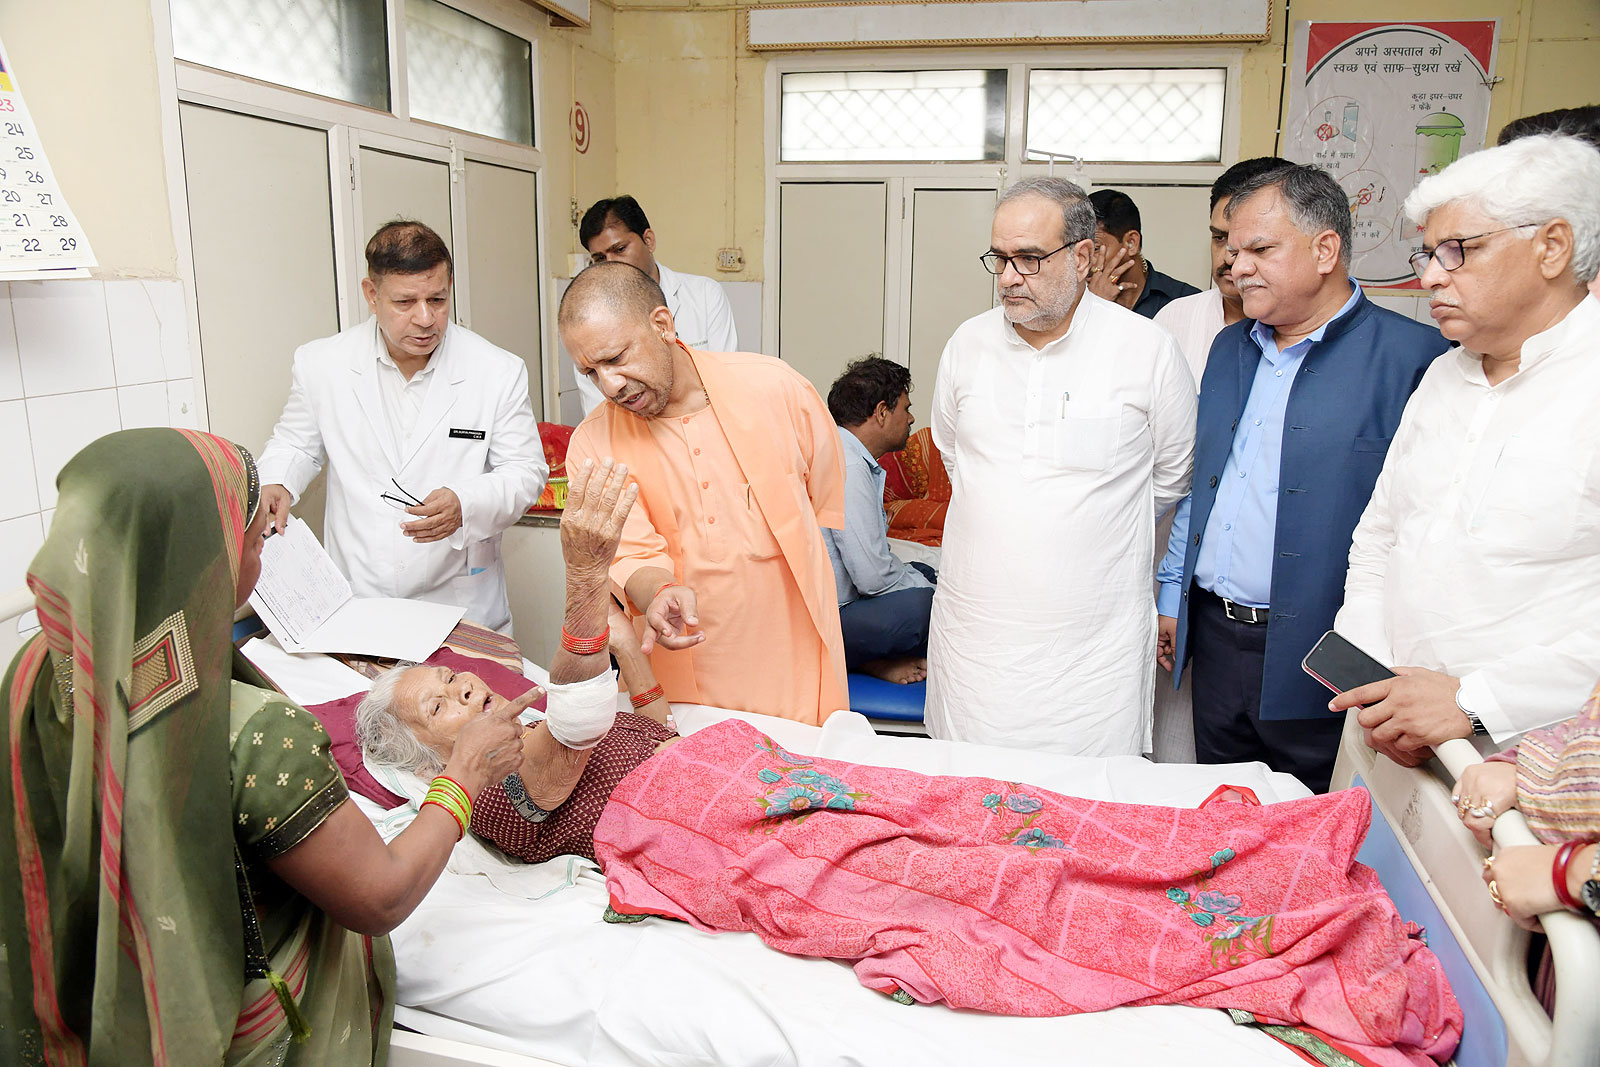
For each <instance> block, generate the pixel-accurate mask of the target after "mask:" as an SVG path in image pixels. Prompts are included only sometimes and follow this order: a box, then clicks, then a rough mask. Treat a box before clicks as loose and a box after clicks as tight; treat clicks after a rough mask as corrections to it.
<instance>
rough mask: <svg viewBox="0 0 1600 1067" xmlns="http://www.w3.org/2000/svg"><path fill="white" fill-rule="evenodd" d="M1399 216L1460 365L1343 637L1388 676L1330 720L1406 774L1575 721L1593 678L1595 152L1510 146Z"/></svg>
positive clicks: (1438, 401) (1443, 370)
mask: <svg viewBox="0 0 1600 1067" xmlns="http://www.w3.org/2000/svg"><path fill="white" fill-rule="evenodd" d="M1405 211H1406V214H1407V215H1409V216H1410V217H1411V218H1413V219H1415V220H1416V221H1418V222H1420V223H1422V225H1423V232H1422V240H1421V247H1420V248H1419V249H1418V250H1417V251H1416V252H1415V253H1414V254H1413V255H1412V257H1411V265H1412V266H1413V267H1414V268H1416V271H1417V274H1418V276H1419V277H1420V278H1421V279H1422V284H1423V286H1424V287H1425V288H1426V289H1428V290H1430V291H1431V292H1432V295H1433V299H1432V310H1433V317H1434V320H1435V321H1436V322H1438V324H1439V328H1440V329H1441V330H1442V331H1443V332H1444V335H1445V336H1446V337H1448V338H1450V339H1451V340H1452V341H1457V342H1459V343H1460V345H1461V347H1460V348H1459V349H1457V350H1456V351H1455V352H1452V353H1450V354H1449V355H1447V356H1445V357H1444V358H1442V359H1440V360H1439V361H1437V362H1436V363H1434V365H1433V366H1432V367H1431V368H1430V369H1429V370H1428V373H1427V376H1426V377H1425V378H1423V380H1422V385H1421V386H1420V387H1419V388H1418V389H1417V393H1416V396H1414V397H1413V398H1412V400H1411V404H1410V406H1409V407H1407V408H1406V414H1405V419H1404V420H1403V421H1402V422H1401V424H1400V428H1399V431H1398V433H1396V435H1395V438H1394V445H1393V447H1392V448H1391V449H1390V451H1389V458H1388V460H1387V462H1386V463H1385V464H1384V468H1383V475H1382V477H1380V478H1379V479H1378V483H1377V488H1376V491H1375V492H1374V493H1373V495H1372V502H1371V503H1370V504H1369V505H1368V506H1367V509H1366V513H1365V514H1363V515H1362V517H1361V525H1360V526H1359V527H1357V528H1356V532H1355V543H1354V544H1353V545H1352V546H1351V549H1350V572H1349V576H1348V577H1347V578H1346V580H1345V603H1344V607H1343V609H1341V610H1340V612H1339V618H1338V621H1337V623H1336V625H1337V627H1338V629H1339V632H1340V633H1341V634H1343V635H1344V636H1345V637H1347V638H1349V639H1350V640H1351V641H1353V642H1355V643H1356V644H1357V645H1359V646H1361V647H1362V648H1363V649H1365V650H1366V651H1367V652H1368V653H1370V654H1371V655H1373V656H1374V657H1375V658H1377V659H1378V660H1379V661H1381V662H1383V663H1387V664H1398V665H1399V666H1396V667H1395V670H1396V671H1397V672H1398V673H1399V675H1400V677H1398V678H1395V679H1390V680H1387V681H1383V682H1378V683H1375V684H1373V685H1367V686H1362V687H1360V688H1358V689H1353V690H1351V691H1350V692H1348V693H1342V694H1340V695H1339V696H1338V697H1337V698H1336V699H1335V700H1334V702H1333V706H1334V707H1335V708H1339V709H1343V708H1354V707H1357V706H1359V707H1361V709H1362V710H1361V711H1360V712H1359V719H1360V722H1361V725H1362V726H1363V727H1365V728H1366V731H1367V741H1368V743H1369V744H1371V745H1372V746H1373V747H1374V748H1377V749H1379V750H1380V751H1383V752H1385V753H1387V754H1388V755H1390V756H1391V757H1392V758H1394V759H1395V760H1397V761H1398V762H1402V763H1406V764H1415V763H1419V762H1421V761H1422V760H1423V759H1426V758H1427V756H1428V755H1429V749H1430V747H1431V746H1433V745H1437V744H1438V743H1440V742H1441V741H1444V740H1446V739H1448V738H1453V737H1468V736H1471V735H1473V734H1487V735H1488V736H1489V737H1490V738H1492V739H1493V741H1494V742H1495V743H1496V744H1497V745H1498V744H1503V743H1505V742H1506V741H1507V740H1509V739H1510V738H1512V737H1514V736H1515V735H1517V734H1519V733H1522V732H1523V731H1526V730H1530V729H1533V728H1535V727H1539V726H1544V725H1546V724H1548V723H1551V722H1553V721H1556V720H1558V719H1564V718H1567V717H1569V716H1571V715H1573V714H1575V713H1576V712H1577V711H1578V709H1579V708H1580V707H1582V706H1583V703H1584V700H1585V698H1586V697H1587V696H1588V695H1589V692H1590V690H1591V689H1592V688H1593V687H1594V683H1595V677H1596V675H1597V674H1600V621H1597V619H1596V616H1595V613H1594V605H1595V603H1596V602H1597V601H1600V421H1597V420H1596V418H1595V412H1596V410H1600V358H1597V356H1600V341H1597V338H1600V302H1597V301H1596V300H1595V298H1594V297H1592V296H1590V295H1588V293H1587V291H1586V289H1585V286H1586V285H1588V283H1589V282H1590V281H1592V280H1593V279H1594V277H1595V273H1596V269H1597V268H1600V153H1597V152H1595V150H1594V148H1593V147H1591V146H1590V145H1589V144H1588V143H1586V142H1584V141H1581V140H1578V139H1576V138H1572V137H1560V136H1550V135H1540V136H1533V137H1525V138H1521V139H1518V140H1516V141H1513V142H1511V143H1510V144H1507V145H1504V146H1503V147H1499V148H1490V149H1487V150H1485V151H1482V152H1477V153H1474V154H1473V155H1470V156H1466V157H1464V158H1462V159H1461V160H1459V161H1457V162H1456V163H1453V164H1451V165H1450V166H1449V167H1447V168H1446V169H1445V170H1443V171H1441V172H1440V173H1439V174H1437V175H1435V176H1434V177H1431V178H1427V179H1424V180H1423V181H1422V183H1421V184H1419V185H1418V186H1417V187H1416V189H1415V190H1414V191H1413V192H1412V194H1411V196H1410V197H1409V198H1408V199H1407V200H1406V203H1405Z"/></svg>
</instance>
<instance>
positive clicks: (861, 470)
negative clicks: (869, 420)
mask: <svg viewBox="0 0 1600 1067" xmlns="http://www.w3.org/2000/svg"><path fill="white" fill-rule="evenodd" d="M838 429H839V440H840V442H841V443H842V444H843V445H844V529H842V530H833V529H829V528H828V527H826V526H824V527H822V539H823V541H825V542H826V543H827V545H828V558H829V559H830V560H831V561H832V562H833V585H834V591H835V592H837V593H838V594H839V606H840V607H844V606H845V605H846V604H849V603H851V602H852V601H855V600H859V599H861V598H862V597H866V596H882V595H883V594H884V593H893V592H896V591H898V590H901V589H921V588H926V587H928V586H931V585H933V583H932V582H930V581H928V579H926V578H924V577H923V576H922V572H921V571H919V570H917V568H915V567H913V566H911V565H910V564H909V563H902V562H901V561H900V560H899V559H898V558H897V557H896V556H895V554H894V553H893V552H891V551H889V519H888V516H886V515H885V514H884V513H883V483H884V480H885V479H886V478H887V477H888V475H887V474H885V473H884V470H883V468H882V467H880V466H878V461H877V460H876V459H874V458H873V457H872V453H871V452H868V451H867V446H866V445H864V444H862V443H861V439H860V438H859V437H857V436H856V435H855V434H853V433H851V432H850V431H849V430H847V429H845V428H844V427H843V426H840V427H839V428H838Z"/></svg>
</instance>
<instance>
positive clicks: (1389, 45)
mask: <svg viewBox="0 0 1600 1067" xmlns="http://www.w3.org/2000/svg"><path fill="white" fill-rule="evenodd" d="M1498 38H1499V22H1498V20H1494V19H1486V20H1483V21H1476V22H1396V23H1372V22H1301V23H1297V24H1296V25H1295V34H1294V40H1295V65H1294V72H1293V81H1292V83H1291V86H1290V92H1289V112H1288V115H1287V117H1286V118H1285V121H1284V130H1283V154H1284V155H1285V156H1287V157H1288V158H1289V159H1292V160H1294V161H1295V162H1297V163H1314V164H1316V165H1317V166H1319V167H1322V168H1323V169H1324V170H1326V171H1328V172H1329V173H1330V174H1332V175H1333V176H1334V177H1335V178H1337V179H1338V181H1339V184H1340V185H1341V186H1343V187H1344V190H1345V193H1346V195H1347V196H1348V197H1349V200H1350V216H1351V218H1350V221H1351V226H1352V229H1353V231H1354V233H1353V237H1354V240H1353V242H1352V246H1353V247H1352V253H1353V260H1354V261H1353V265H1352V270H1351V274H1352V275H1353V276H1354V278H1355V279H1356V280H1357V281H1359V282H1360V283H1361V284H1362V285H1369V286H1377V287H1382V288H1392V289H1415V288H1417V287H1418V283H1417V279H1416V276H1415V275H1414V274H1412V272H1411V267H1410V265H1409V263H1408V261H1407V257H1409V256H1410V255H1411V253H1412V252H1414V251H1416V250H1417V249H1418V248H1420V247H1421V246H1422V234H1421V232H1420V231H1419V230H1418V229H1417V227H1416V225H1415V224H1414V223H1412V222H1411V220H1409V219H1407V218H1406V217H1405V215H1404V213H1403V212H1402V211H1401V205H1402V204H1404V203H1405V199H1406V195H1407V194H1408V193H1410V192H1411V190H1412V188H1413V187H1414V186H1415V185H1416V184H1417V182H1419V181H1421V180H1422V179H1423V178H1426V177H1428V176H1429V175H1430V174H1437V173H1439V171H1441V170H1443V169H1444V168H1445V167H1448V166H1449V165H1450V164H1451V163H1453V162H1455V161H1456V160H1457V159H1459V158H1461V156H1463V155H1465V154H1466V153H1468V152H1475V151H1477V150H1478V149H1480V148H1482V147H1483V141H1484V135H1485V133H1486V132H1487V129H1488V124H1489V92H1490V88H1491V86H1492V85H1493V77H1494V61H1495V43H1496V41H1497V40H1498Z"/></svg>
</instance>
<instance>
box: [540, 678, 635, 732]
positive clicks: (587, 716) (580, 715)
mask: <svg viewBox="0 0 1600 1067" xmlns="http://www.w3.org/2000/svg"><path fill="white" fill-rule="evenodd" d="M546 689H547V691H548V692H549V699H548V700H547V701H546V702H545V711H544V723H545V725H546V726H548V727H549V728H550V736H551V737H554V738H555V739H556V740H557V741H560V742H561V743H562V744H563V745H565V746H566V747H567V748H571V749H577V750H579V751H582V750H583V749H586V748H593V747H594V746H595V745H598V744H599V743H600V739H601V738H602V737H604V736H605V735H606V733H607V732H608V731H609V730H610V729H611V724H612V723H614V722H616V721H617V672H616V671H611V670H608V671H602V672H600V673H599V674H597V675H595V676H594V677H593V678H586V679H584V680H583V681H581V682H569V683H568V684H566V685H557V684H556V683H554V682H552V683H551V684H550V685H548V686H546Z"/></svg>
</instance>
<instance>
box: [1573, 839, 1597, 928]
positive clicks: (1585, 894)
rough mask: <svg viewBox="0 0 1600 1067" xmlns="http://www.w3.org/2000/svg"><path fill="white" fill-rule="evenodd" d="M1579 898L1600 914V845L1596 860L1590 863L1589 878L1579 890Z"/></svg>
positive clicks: (1587, 906)
mask: <svg viewBox="0 0 1600 1067" xmlns="http://www.w3.org/2000/svg"><path fill="white" fill-rule="evenodd" d="M1578 899H1579V900H1582V901H1583V906H1584V907H1586V908H1588V909H1589V910H1590V911H1591V912H1593V913H1594V914H1595V915H1600V846H1597V847H1596V848H1595V850H1594V860H1593V862H1591V863H1590V864H1589V880H1588V881H1587V882H1585V883H1583V888H1582V889H1579V890H1578Z"/></svg>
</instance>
